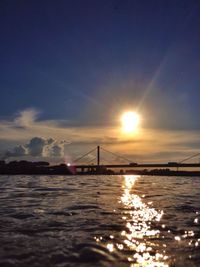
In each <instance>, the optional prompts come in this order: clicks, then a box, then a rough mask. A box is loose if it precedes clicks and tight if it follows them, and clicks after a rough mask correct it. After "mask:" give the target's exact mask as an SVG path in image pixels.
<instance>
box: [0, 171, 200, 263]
mask: <svg viewBox="0 0 200 267" xmlns="http://www.w3.org/2000/svg"><path fill="white" fill-rule="evenodd" d="M0 266H3V267H4V266H8V267H12V266H20V267H25V266H31V267H32V266H33V267H36V266H38V267H39V266H42V267H43V266H58V267H67V266H81V267H86V266H108V267H110V266H122V267H123V266H130V267H139V266H141V267H147V266H149V267H150V266H151V267H154V266H155V267H156V266H163V267H167V266H173V267H174V266H177V267H179V266H184V267H185V266H192V267H193V266H200V177H164V176H163V177H161V176H135V175H121V176H120V175H119V176H117V175H113V176H112V175H111V176H103V175H102V176H92V175H91V176H0Z"/></svg>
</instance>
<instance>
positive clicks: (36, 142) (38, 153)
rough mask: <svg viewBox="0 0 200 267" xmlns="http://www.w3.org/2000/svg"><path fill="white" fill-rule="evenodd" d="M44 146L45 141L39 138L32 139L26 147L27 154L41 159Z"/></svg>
mask: <svg viewBox="0 0 200 267" xmlns="http://www.w3.org/2000/svg"><path fill="white" fill-rule="evenodd" d="M46 145H48V142H47V140H45V139H44V138H41V137H34V138H32V139H31V140H30V142H29V143H28V144H27V145H26V147H27V148H28V154H29V155H30V156H33V157H42V156H43V155H44V150H45V146H46Z"/></svg>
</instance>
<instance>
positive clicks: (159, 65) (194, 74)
mask: <svg viewBox="0 0 200 267" xmlns="http://www.w3.org/2000/svg"><path fill="white" fill-rule="evenodd" d="M199 11H200V3H199V1H194V0H193V1H192V0H191V1H184V0H182V1H178V0H176V1H164V0H161V1H155V0H152V1H132V0H130V1H129V0H123V1H122V0H115V1H114V0H113V1H110V0H106V1H104V0H96V1H88V0H85V1H81V0H79V1H76V0H75V1H74V0H73V1H72V0H67V1H64V0H63V1H62V0H60V1H31V0H30V1H17V0H13V1H5V0H2V1H1V3H0V23H1V28H0V36H1V42H0V59H1V64H0V71H1V76H0V88H1V98H0V120H1V125H2V127H3V132H1V140H0V141H1V143H2V150H4V149H5V147H6V146H7V147H8V149H10V147H12V146H13V144H16V145H17V144H21V143H23V142H25V141H26V142H28V140H30V139H31V138H34V137H35V136H39V137H41V138H55V139H56V140H57V139H58V138H59V140H60V139H61V138H63V139H67V140H70V142H72V143H73V142H74V135H73V134H72V132H73V131H74V127H76V129H77V128H78V129H79V133H80V137H79V138H78V137H77V138H76V142H77V143H81V144H83V143H84V142H85V144H88V140H87V139H92V140H93V139H94V140H96V138H97V136H98V138H101V140H102V139H105V138H107V137H109V138H110V137H111V138H112V137H113V138H115V137H116V136H117V134H116V135H113V133H112V134H110V132H109V131H107V134H106V133H105V131H104V134H102V136H99V132H96V133H95V134H93V135H91V134H90V133H91V132H93V131H92V130H89V129H90V128H92V129H94V128H95V127H96V128H95V129H96V131H97V129H100V128H101V129H102V128H103V127H110V128H115V127H118V117H119V115H120V114H121V113H122V112H123V110H126V109H133V110H138V112H139V113H140V114H141V116H142V118H143V123H142V127H143V128H144V129H146V130H150V129H151V130H154V131H155V134H156V133H157V134H158V135H159V133H160V131H166V132H167V131H171V132H172V131H173V132H174V133H175V132H176V133H177V132H178V131H179V133H182V136H183V139H184V138H185V137H184V136H185V134H184V131H185V133H186V132H187V136H188V140H185V139H184V140H185V141H184V142H185V144H186V143H188V144H191V142H192V139H193V137H194V132H195V136H196V133H197V132H198V131H199V129H200V120H199V112H200V106H199V97H200V90H199V86H200V75H199V69H200V52H199V47H200V28H199V25H200V17H199ZM30 110H31V112H29V111H30ZM26 111H28V112H29V113H26ZM24 112H25V113H24ZM24 114H25V115H24ZM27 114H29V115H27ZM35 114H37V116H36V115H35ZM20 116H21V118H22V120H23V119H24V118H25V121H26V120H27V118H29V119H30V118H31V119H30V120H29V123H28V124H27V125H28V126H27V125H26V126H24V125H23V127H21V129H20V132H17V133H16V132H12V131H10V129H11V128H12V127H14V128H15V131H19V127H18V126H19V125H18V126H17V125H16V122H17V121H18V122H19V121H20V119H19V118H20ZM36 122H37V123H39V125H40V129H42V127H43V128H44V127H45V125H47V124H48V125H49V123H50V124H51V126H52V125H54V128H55V129H56V130H57V133H58V131H60V133H61V132H62V130H60V128H62V129H65V130H66V131H67V136H66V134H65V133H63V136H61V134H54V136H51V135H50V133H49V136H47V133H46V132H45V133H44V131H41V132H40V130H39V129H38V132H34V131H32V130H33V129H32V128H31V127H32V126H33V124H35V123H36ZM20 123H21V122H20ZM22 124H23V123H22ZM8 125H9V127H8ZM11 125H12V126H11ZM2 127H1V128H2ZM17 127H18V128H17ZM27 127H29V128H31V129H28V132H29V130H30V132H31V131H32V132H34V134H35V135H32V136H31V133H27ZM85 127H86V128H87V130H85ZM22 128H23V129H22ZM12 129H13V128H12ZM69 131H71V132H69ZM98 131H99V130H98ZM6 132H7V135H6V134H5V133H6ZM188 132H192V133H191V134H188ZM86 133H87V134H86ZM110 135H111V136H110ZM8 136H9V137H8ZM83 136H84V138H83ZM98 138H97V139H98ZM165 138H166V139H167V136H166V137H165ZM78 139H80V140H78ZM133 139H134V138H133ZM98 141H99V139H98V140H96V143H97V142H98ZM130 141H131V140H130ZM102 142H103V141H102ZM194 142H195V144H197V146H196V149H198V138H196V137H195V141H193V143H194ZM94 143H95V142H94ZM133 143H134V144H135V139H134V140H133ZM3 144H4V145H3ZM5 144H6V145H5ZM57 145H58V144H57ZM138 145H139V144H138ZM145 147H147V145H146V146H145ZM166 147H167V145H166ZM166 147H165V151H166ZM84 149H85V148H84ZM114 149H116V150H117V149H118V148H116V147H114ZM152 149H153V148H152ZM160 149H162V147H158V150H160ZM177 149H179V150H181V151H183V150H184V149H183V148H182V147H177ZM194 149H195V148H194V145H193V146H190V150H189V151H188V150H186V152H185V153H186V154H187V153H192V152H194ZM80 150H81V148H80ZM119 150H120V151H121V152H123V147H121V148H120V149H119ZM168 150H170V151H171V148H170V146H168ZM72 151H73V149H72ZM78 152H79V150H78ZM126 152H127V149H126V147H124V153H126ZM167 152H168V154H169V151H167ZM179 152H180V151H179ZM195 152H196V151H195ZM130 153H131V152H130ZM145 153H147V152H145ZM149 153H150V152H149ZM152 153H153V151H152ZM182 153H183V152H182ZM168 154H167V155H168ZM179 156H181V152H180V155H179Z"/></svg>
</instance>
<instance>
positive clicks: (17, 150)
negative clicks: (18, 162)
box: [3, 145, 27, 159]
mask: <svg viewBox="0 0 200 267" xmlns="http://www.w3.org/2000/svg"><path fill="white" fill-rule="evenodd" d="M26 155H27V148H26V147H25V146H23V145H18V146H16V147H14V148H13V150H12V151H9V150H8V151H6V152H5V154H4V156H3V158H4V159H6V158H10V157H23V156H26Z"/></svg>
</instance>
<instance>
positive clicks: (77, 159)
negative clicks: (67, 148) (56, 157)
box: [73, 147, 96, 162]
mask: <svg viewBox="0 0 200 267" xmlns="http://www.w3.org/2000/svg"><path fill="white" fill-rule="evenodd" d="M95 150H96V147H95V148H94V149H92V150H90V151H89V152H87V153H85V154H84V155H82V156H81V157H79V158H76V159H75V160H74V161H73V162H77V161H79V160H81V159H82V158H84V157H85V156H87V155H89V154H90V153H92V152H94V151H95Z"/></svg>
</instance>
